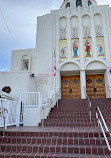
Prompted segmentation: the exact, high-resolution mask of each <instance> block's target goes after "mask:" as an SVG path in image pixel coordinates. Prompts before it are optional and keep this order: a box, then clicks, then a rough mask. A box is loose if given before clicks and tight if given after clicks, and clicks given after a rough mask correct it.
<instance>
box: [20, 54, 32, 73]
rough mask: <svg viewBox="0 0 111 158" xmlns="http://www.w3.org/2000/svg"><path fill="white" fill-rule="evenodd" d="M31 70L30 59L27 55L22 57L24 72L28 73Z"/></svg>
mask: <svg viewBox="0 0 111 158" xmlns="http://www.w3.org/2000/svg"><path fill="white" fill-rule="evenodd" d="M29 68H30V57H29V56H27V55H25V56H23V57H22V70H24V71H27V70H29Z"/></svg>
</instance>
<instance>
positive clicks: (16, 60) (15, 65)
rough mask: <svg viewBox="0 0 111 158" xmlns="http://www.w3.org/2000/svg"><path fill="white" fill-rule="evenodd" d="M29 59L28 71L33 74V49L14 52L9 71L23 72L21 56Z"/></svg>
mask: <svg viewBox="0 0 111 158" xmlns="http://www.w3.org/2000/svg"><path fill="white" fill-rule="evenodd" d="M25 55H27V56H29V57H30V70H29V71H31V72H32V73H34V72H35V71H36V70H35V69H36V68H35V65H36V50H35V49H27V50H14V51H12V55H11V65H10V71H16V72H17V71H23V70H22V58H23V56H25Z"/></svg>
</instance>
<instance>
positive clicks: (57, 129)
mask: <svg viewBox="0 0 111 158" xmlns="http://www.w3.org/2000/svg"><path fill="white" fill-rule="evenodd" d="M6 131H7V132H83V133H84V132H89V133H90V132H98V128H97V127H75V128H68V127H10V128H8V129H7V130H6Z"/></svg>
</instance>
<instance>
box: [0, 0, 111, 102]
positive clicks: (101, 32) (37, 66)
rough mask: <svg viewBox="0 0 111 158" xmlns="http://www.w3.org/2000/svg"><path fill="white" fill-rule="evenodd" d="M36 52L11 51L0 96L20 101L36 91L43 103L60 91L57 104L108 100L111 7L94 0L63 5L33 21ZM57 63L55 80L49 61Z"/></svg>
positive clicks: (0, 76) (1, 74) (0, 83)
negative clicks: (5, 94) (22, 95)
mask: <svg viewBox="0 0 111 158" xmlns="http://www.w3.org/2000/svg"><path fill="white" fill-rule="evenodd" d="M36 39H37V40H36V48H35V49H27V50H14V51H12V56H11V65H10V71H9V72H0V88H1V89H0V91H2V90H3V88H4V87H7V86H8V87H10V89H11V92H10V93H9V94H10V96H12V97H13V98H14V99H15V100H19V97H20V93H23V92H40V94H41V96H42V100H43V101H44V100H45V99H47V98H49V97H51V96H52V95H53V94H54V93H55V92H58V91H59V90H61V99H85V98H86V95H85V89H86V90H87V93H88V95H89V98H109V97H110V93H109V92H110V87H111V72H110V68H111V8H110V7H109V5H101V6H100V5H98V4H97V2H96V1H95V0H64V1H63V3H62V5H61V7H60V9H58V10H53V11H51V13H50V14H46V15H43V16H40V17H38V18H37V34H36ZM55 58H56V69H57V71H56V75H55V76H54V75H53V71H54V59H55Z"/></svg>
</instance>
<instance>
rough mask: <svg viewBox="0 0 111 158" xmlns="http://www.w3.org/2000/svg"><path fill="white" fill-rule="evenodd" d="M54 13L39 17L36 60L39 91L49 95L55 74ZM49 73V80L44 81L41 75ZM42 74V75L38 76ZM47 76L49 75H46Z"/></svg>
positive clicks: (37, 87)
mask: <svg viewBox="0 0 111 158" xmlns="http://www.w3.org/2000/svg"><path fill="white" fill-rule="evenodd" d="M53 33H54V32H53V15H51V14H48V15H45V16H42V17H38V19H37V47H36V49H37V60H36V76H37V84H36V89H37V91H40V92H42V94H43V96H44V97H45V96H47V94H48V91H50V90H51V89H52V76H53V54H54V49H53ZM45 74H49V77H48V82H47V83H45V84H44V83H43V82H41V80H42V79H43V77H40V76H41V75H45ZM38 75H40V76H38ZM46 78H47V77H46Z"/></svg>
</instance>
